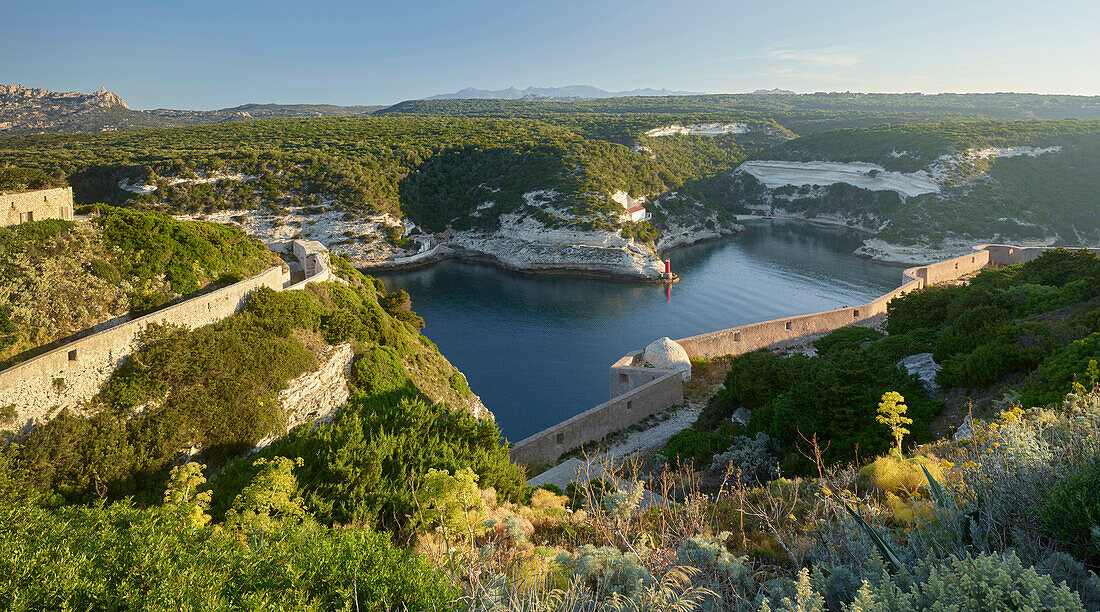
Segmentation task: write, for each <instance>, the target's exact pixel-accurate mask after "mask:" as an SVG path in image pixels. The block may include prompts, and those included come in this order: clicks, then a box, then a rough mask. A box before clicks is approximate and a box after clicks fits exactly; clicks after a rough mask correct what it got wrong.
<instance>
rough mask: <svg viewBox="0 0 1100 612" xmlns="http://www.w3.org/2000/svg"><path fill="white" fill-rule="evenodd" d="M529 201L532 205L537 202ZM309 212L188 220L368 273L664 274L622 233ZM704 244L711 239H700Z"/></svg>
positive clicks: (650, 254) (646, 250)
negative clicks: (440, 265)
mask: <svg viewBox="0 0 1100 612" xmlns="http://www.w3.org/2000/svg"><path fill="white" fill-rule="evenodd" d="M538 193H539V194H542V193H543V192H538ZM528 195H532V194H528ZM532 200H533V201H537V200H535V197H534V196H532ZM543 205H544V206H547V207H552V204H548V203H546V204H543ZM306 208H307V207H302V208H297V209H291V210H289V211H288V213H287V214H283V215H276V214H273V213H271V212H270V211H266V210H259V209H253V210H230V211H222V212H218V213H213V214H209V215H203V216H201V217H186V218H198V219H202V220H204V221H214V222H218V223H226V224H230V225H236V226H238V227H241V228H242V229H244V230H245V231H246V232H247V233H248V234H249V235H251V236H253V237H255V238H258V239H260V240H263V241H265V242H271V241H276V240H287V239H289V238H292V237H295V236H300V237H302V238H306V239H310V240H317V241H319V242H321V243H322V244H324V245H325V246H326V247H327V248H328V249H329V250H330V251H331V252H333V253H337V254H341V255H347V256H348V257H349V258H350V259H351V261H352V263H354V264H355V265H356V266H357V267H360V268H365V269H368V270H371V269H374V270H392V269H400V268H408V267H416V266H421V265H425V264H428V263H432V262H436V261H442V260H444V259H455V258H457V259H471V260H477V261H486V262H489V263H493V264H496V265H499V266H501V267H503V268H507V269H510V270H516V271H521V272H556V273H572V274H590V275H598V276H608V277H615V278H622V279H626V280H638V281H657V280H660V279H661V275H662V273H663V272H664V266H663V263H662V261H661V258H660V257H659V256H658V254H657V253H655V252H654V251H653V249H651V248H650V247H649V246H648V245H646V244H643V243H640V242H638V241H636V240H633V239H630V238H625V237H623V236H622V234H621V233H620V232H619V231H611V230H583V229H579V228H575V227H548V226H546V225H544V224H543V223H542V222H541V221H539V220H538V219H536V218H535V217H533V216H530V215H527V214H511V213H509V214H503V215H501V216H500V224H499V226H498V227H497V228H496V229H494V230H492V231H480V230H466V231H454V230H446V231H443V232H439V233H434V234H433V233H427V232H424V231H422V230H421V229H420V228H419V227H417V226H416V225H415V224H414V223H412V222H411V221H409V220H407V219H398V218H396V217H393V216H391V215H373V216H358V217H349V216H348V215H346V214H345V213H342V212H339V211H337V210H335V209H331V210H325V211H321V212H316V211H308V212H307V210H306ZM181 218H183V217H181ZM694 229H703V228H701V227H700V228H694ZM395 231H398V232H399V235H400V236H401V238H400V239H399V240H397V241H394V240H393V239H392V238H391V234H392V233H393V232H395ZM730 231H731V230H728V229H726V230H724V232H725V233H729V232H730ZM714 235H715V236H716V235H720V234H717V233H714ZM678 236H679V240H680V242H678V243H677V244H684V243H690V242H693V241H695V240H698V239H700V238H694V239H692V237H693V236H692V230H688V229H687V228H684V231H682V232H680V233H679V234H678ZM701 237H703V238H707V237H712V235H711V233H707V232H702V234H701Z"/></svg>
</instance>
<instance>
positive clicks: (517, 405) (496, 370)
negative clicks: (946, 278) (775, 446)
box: [374, 221, 901, 442]
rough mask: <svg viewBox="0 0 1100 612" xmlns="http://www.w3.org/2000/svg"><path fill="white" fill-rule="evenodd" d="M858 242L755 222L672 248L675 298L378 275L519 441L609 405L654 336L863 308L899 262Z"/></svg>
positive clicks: (436, 275)
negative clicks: (612, 379)
mask: <svg viewBox="0 0 1100 612" xmlns="http://www.w3.org/2000/svg"><path fill="white" fill-rule="evenodd" d="M859 245H860V240H859V238H858V237H857V236H856V235H855V234H852V233H849V232H847V231H844V230H836V229H830V228H822V227H816V226H811V225H807V224H798V223H786V222H768V221H761V222H753V223H751V224H748V225H747V229H746V231H745V232H744V233H742V234H741V235H739V236H736V237H733V238H728V239H723V240H719V241H714V242H708V243H704V244H700V245H696V246H692V247H687V248H683V249H677V250H675V251H673V252H672V253H671V254H670V255H669V258H670V259H671V260H672V269H673V271H674V272H676V273H677V274H679V275H680V282H679V283H677V284H676V285H674V286H673V287H672V290H671V296H666V295H665V289H664V288H663V287H654V286H639V285H632V284H628V283H620V282H613V281H603V280H595V279H581V278H567V277H556V276H537V275H526V274H517V273H513V272H506V271H504V270H500V269H498V268H495V267H492V266H489V265H484V264H476V263H466V262H460V261H444V262H440V263H438V264H433V265H431V266H428V267H425V268H420V269H416V270H409V271H405V272H393V273H386V274H382V273H376V274H374V275H375V276H377V277H379V278H381V279H382V280H383V281H384V282H385V283H386V285H387V287H389V288H390V290H395V289H405V290H406V291H408V292H409V294H410V295H411V296H412V301H413V309H414V310H415V311H416V312H417V313H419V314H420V315H421V316H423V317H424V320H425V321H427V327H425V328H424V334H425V335H427V336H428V337H429V338H431V339H432V340H433V341H434V342H435V343H436V344H438V345H439V349H440V350H441V351H442V352H443V354H444V355H446V356H447V358H448V359H449V360H450V361H451V363H453V364H454V365H455V366H457V367H458V368H459V369H460V370H462V371H463V372H464V373H465V374H466V377H467V379H468V380H469V382H470V387H471V388H472V389H473V391H474V392H475V393H477V394H478V395H480V396H481V399H482V401H484V402H485V405H486V406H487V407H488V408H489V410H491V411H492V412H493V414H494V415H496V419H497V423H498V424H499V425H500V428H501V430H502V431H503V433H504V435H505V437H507V438H508V439H509V440H512V441H514V442H515V441H519V440H521V439H523V438H525V437H527V436H528V435H530V434H533V433H535V432H537V431H539V430H542V429H544V428H546V427H549V426H550V425H553V424H554V423H557V422H559V421H562V420H564V419H567V418H569V417H571V416H573V415H576V414H579V413H581V412H583V411H585V410H587V409H589V408H591V407H593V406H595V405H597V404H599V403H602V402H605V401H607V399H608V367H609V366H610V365H611V364H612V363H614V362H615V361H616V360H617V359H619V358H620V357H622V356H623V355H625V354H626V353H628V352H630V351H632V350H635V349H641V348H644V347H645V346H646V345H647V344H649V343H650V342H652V341H654V340H656V339H657V338H660V337H661V336H668V337H670V338H673V339H675V338H683V337H686V336H692V335H695V334H700V333H704V332H708V331H714V330H718V329H724V328H727V327H733V326H736V325H742V324H745V323H752V322H755V321H762V320H766V319H773V318H778V317H782V316H786V315H795V314H804V313H809V312H816V311H819V310H826V309H830V308H838V307H841V306H850V305H854V304H860V303H863V302H866V301H867V300H869V299H871V298H873V297H876V296H878V295H881V294H882V293H885V292H886V291H887V290H889V289H893V288H895V287H897V286H898V285H899V284H900V282H901V269H900V268H896V267H891V266H885V265H881V264H875V263H871V262H868V261H866V260H863V259H859V258H857V257H853V256H852V255H851V252H852V250H854V249H855V248H856V247H858V246H859Z"/></svg>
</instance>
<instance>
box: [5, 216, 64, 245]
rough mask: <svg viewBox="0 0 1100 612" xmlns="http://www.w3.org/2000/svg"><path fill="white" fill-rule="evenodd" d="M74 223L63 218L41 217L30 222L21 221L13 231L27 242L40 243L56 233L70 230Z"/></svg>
mask: <svg viewBox="0 0 1100 612" xmlns="http://www.w3.org/2000/svg"><path fill="white" fill-rule="evenodd" d="M74 227H76V224H75V223H73V222H72V221H66V220H64V219H43V220H42V221H34V222H31V223H22V224H20V225H18V226H16V227H15V229H14V231H15V232H16V233H17V234H18V235H19V237H20V238H21V239H22V240H24V241H27V242H32V243H34V242H36V243H42V242H45V241H47V240H49V239H50V238H53V237H54V236H57V235H58V234H62V233H64V232H67V231H70V230H72V229H73V228H74Z"/></svg>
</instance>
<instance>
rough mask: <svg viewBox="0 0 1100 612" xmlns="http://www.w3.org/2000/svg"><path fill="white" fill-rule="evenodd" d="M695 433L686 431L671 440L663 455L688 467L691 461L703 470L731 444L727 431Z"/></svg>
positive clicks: (689, 430)
mask: <svg viewBox="0 0 1100 612" xmlns="http://www.w3.org/2000/svg"><path fill="white" fill-rule="evenodd" d="M727 430H728V428H726V429H724V430H720V431H713V432H711V431H695V430H691V429H685V430H684V431H681V432H679V433H677V434H675V435H673V436H672V437H671V438H669V440H668V442H667V443H666V444H665V448H664V450H663V451H661V453H662V454H663V455H664V456H665V457H667V458H668V460H669V461H672V462H674V463H678V464H680V465H686V464H687V462H688V461H691V462H692V463H693V464H694V465H695V467H696V468H697V469H698V468H702V467H704V466H706V465H709V464H710V462H711V459H712V458H713V457H714V455H715V454H716V453H721V452H722V451H724V450H726V448H727V447H729V444H730V436H729V435H728V433H726V431H727Z"/></svg>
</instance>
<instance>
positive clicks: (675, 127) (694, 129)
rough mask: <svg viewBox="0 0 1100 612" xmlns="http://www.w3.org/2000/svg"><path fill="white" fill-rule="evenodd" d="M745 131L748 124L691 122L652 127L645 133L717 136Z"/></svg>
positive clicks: (655, 134) (653, 134)
mask: <svg viewBox="0 0 1100 612" xmlns="http://www.w3.org/2000/svg"><path fill="white" fill-rule="evenodd" d="M747 131H749V126H748V125H747V124H744V123H692V124H691V125H679V124H677V123H673V124H672V125H668V126H665V127H659V128H653V129H652V130H649V131H648V132H646V133H645V135H646V136H650V137H657V136H672V135H674V134H683V135H685V136H686V135H688V134H700V135H703V136H717V135H719V134H744V133H745V132H747Z"/></svg>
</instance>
